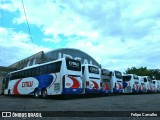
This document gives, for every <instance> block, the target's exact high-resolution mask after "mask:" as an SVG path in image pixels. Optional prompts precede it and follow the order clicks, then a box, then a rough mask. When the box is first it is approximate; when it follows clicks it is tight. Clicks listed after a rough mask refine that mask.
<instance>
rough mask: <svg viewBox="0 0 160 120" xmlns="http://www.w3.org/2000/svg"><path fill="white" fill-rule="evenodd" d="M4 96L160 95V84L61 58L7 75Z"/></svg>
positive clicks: (144, 78)
mask: <svg viewBox="0 0 160 120" xmlns="http://www.w3.org/2000/svg"><path fill="white" fill-rule="evenodd" d="M3 81H4V83H5V84H4V94H5V95H34V96H35V97H36V98H37V97H39V96H41V97H43V98H45V97H46V96H47V95H64V94H93V93H97V94H109V93H138V92H140V93H142V92H144V93H147V92H160V81H159V80H151V78H150V77H149V76H137V75H135V74H125V75H122V73H121V72H120V71H116V70H114V71H109V70H107V69H100V68H98V67H97V66H95V65H92V64H84V65H81V63H80V61H78V60H74V59H69V58H61V59H58V60H55V61H51V62H47V63H43V64H38V65H34V66H30V67H26V68H24V69H21V70H17V71H13V72H10V73H8V75H7V77H5V78H4V80H3Z"/></svg>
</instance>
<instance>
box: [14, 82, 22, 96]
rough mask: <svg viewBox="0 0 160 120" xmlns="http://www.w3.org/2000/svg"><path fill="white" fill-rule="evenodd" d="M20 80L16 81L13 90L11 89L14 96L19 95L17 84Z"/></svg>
mask: <svg viewBox="0 0 160 120" xmlns="http://www.w3.org/2000/svg"><path fill="white" fill-rule="evenodd" d="M20 81H21V80H18V81H17V82H16V84H15V86H14V89H13V93H14V95H19V94H20V93H19V92H18V84H19V83H20Z"/></svg>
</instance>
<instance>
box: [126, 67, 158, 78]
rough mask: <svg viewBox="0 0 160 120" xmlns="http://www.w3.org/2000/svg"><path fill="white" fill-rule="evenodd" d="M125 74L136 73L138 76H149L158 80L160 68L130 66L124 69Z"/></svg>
mask: <svg viewBox="0 0 160 120" xmlns="http://www.w3.org/2000/svg"><path fill="white" fill-rule="evenodd" d="M126 74H137V75H138V76H150V77H151V78H152V79H157V80H160V69H147V67H140V68H136V67H132V68H128V69H127V70H126Z"/></svg>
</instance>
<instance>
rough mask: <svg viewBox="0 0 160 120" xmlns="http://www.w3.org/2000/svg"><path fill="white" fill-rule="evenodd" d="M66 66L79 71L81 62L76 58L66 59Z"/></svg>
mask: <svg viewBox="0 0 160 120" xmlns="http://www.w3.org/2000/svg"><path fill="white" fill-rule="evenodd" d="M66 66H67V69H68V70H72V71H81V63H80V62H79V61H77V60H73V59H66Z"/></svg>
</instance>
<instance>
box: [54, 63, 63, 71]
mask: <svg viewBox="0 0 160 120" xmlns="http://www.w3.org/2000/svg"><path fill="white" fill-rule="evenodd" d="M55 64H56V71H55V72H60V70H61V64H62V61H59V62H56V63H55Z"/></svg>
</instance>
